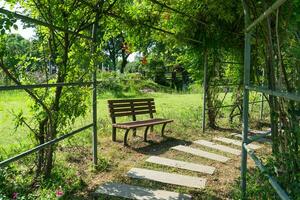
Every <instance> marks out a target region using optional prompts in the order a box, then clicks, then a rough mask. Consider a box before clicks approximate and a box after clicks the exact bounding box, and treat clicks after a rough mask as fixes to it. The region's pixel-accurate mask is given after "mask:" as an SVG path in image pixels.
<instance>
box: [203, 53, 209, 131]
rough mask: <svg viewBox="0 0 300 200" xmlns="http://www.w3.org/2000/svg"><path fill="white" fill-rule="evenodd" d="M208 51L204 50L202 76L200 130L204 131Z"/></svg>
mask: <svg viewBox="0 0 300 200" xmlns="http://www.w3.org/2000/svg"><path fill="white" fill-rule="evenodd" d="M207 57H208V53H207V50H205V52H204V78H203V104H202V132H203V133H204V132H205V111H206V91H207V65H208V60H207Z"/></svg>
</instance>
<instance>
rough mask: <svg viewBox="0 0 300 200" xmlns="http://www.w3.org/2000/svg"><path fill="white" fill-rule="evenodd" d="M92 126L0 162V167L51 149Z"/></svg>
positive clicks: (90, 125)
mask: <svg viewBox="0 0 300 200" xmlns="http://www.w3.org/2000/svg"><path fill="white" fill-rule="evenodd" d="M92 125H93V124H89V125H87V126H84V127H82V128H79V129H77V130H75V131H72V132H70V133H67V134H65V135H62V136H60V137H58V138H55V139H53V140H50V141H48V142H45V143H43V144H41V145H39V146H36V147H34V148H32V149H30V150H27V151H25V152H23V153H20V154H19V155H16V156H14V157H11V158H9V159H7V160H3V161H1V162H0V167H5V166H7V165H8V164H9V163H12V162H15V161H17V160H20V159H21V158H23V157H25V156H28V155H30V154H32V153H35V152H37V151H39V150H41V149H44V148H46V147H49V146H51V145H53V144H56V143H58V142H60V141H62V140H64V139H66V138H69V137H71V136H73V135H75V134H77V133H80V132H82V131H84V130H86V129H88V128H91V127H92Z"/></svg>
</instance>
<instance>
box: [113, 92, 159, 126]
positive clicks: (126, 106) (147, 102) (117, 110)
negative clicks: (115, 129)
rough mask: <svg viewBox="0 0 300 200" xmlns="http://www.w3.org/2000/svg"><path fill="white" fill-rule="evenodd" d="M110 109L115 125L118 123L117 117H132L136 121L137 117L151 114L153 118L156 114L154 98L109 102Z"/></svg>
mask: <svg viewBox="0 0 300 200" xmlns="http://www.w3.org/2000/svg"><path fill="white" fill-rule="evenodd" d="M108 109H109V113H110V117H111V118H112V121H113V123H116V117H124V116H132V120H133V121H136V116H137V115H144V114H149V115H150V118H153V113H156V110H155V103H154V99H153V98H146V99H117V100H108Z"/></svg>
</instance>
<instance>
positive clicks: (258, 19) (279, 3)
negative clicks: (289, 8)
mask: <svg viewBox="0 0 300 200" xmlns="http://www.w3.org/2000/svg"><path fill="white" fill-rule="evenodd" d="M286 1H287V0H277V1H276V2H275V3H274V4H273V5H272V6H270V7H269V8H268V9H267V10H266V11H265V12H264V13H263V14H262V15H261V16H259V17H258V18H257V19H256V20H255V21H254V22H252V24H250V25H249V26H248V27H247V28H246V32H249V31H251V29H252V28H254V27H255V26H256V25H257V24H259V23H260V22H261V21H263V20H264V19H266V18H267V17H268V16H269V15H270V14H272V13H273V12H274V11H275V10H276V9H277V8H279V7H280V6H281V5H282V4H284V3H285V2H286Z"/></svg>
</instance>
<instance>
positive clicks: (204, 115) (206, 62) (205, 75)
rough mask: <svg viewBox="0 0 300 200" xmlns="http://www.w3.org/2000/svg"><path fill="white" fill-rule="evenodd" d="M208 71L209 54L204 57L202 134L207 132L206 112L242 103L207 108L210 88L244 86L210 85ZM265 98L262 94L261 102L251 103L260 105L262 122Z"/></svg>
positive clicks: (230, 62)
mask: <svg viewBox="0 0 300 200" xmlns="http://www.w3.org/2000/svg"><path fill="white" fill-rule="evenodd" d="M220 63H222V64H233V65H243V64H244V63H240V62H233V61H224V62H220ZM207 70H208V56H207V53H205V55H204V77H203V84H202V85H203V100H202V132H203V133H204V132H205V130H206V111H208V110H211V109H222V108H230V107H235V106H241V105H242V102H241V103H235V104H229V105H221V106H214V107H207V106H206V101H207V90H208V87H221V88H233V87H237V86H242V85H241V84H223V85H221V84H218V85H208V82H207ZM264 102H265V99H264V96H263V94H261V99H260V100H259V101H252V102H249V105H254V104H258V103H260V120H262V118H263V109H264Z"/></svg>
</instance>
